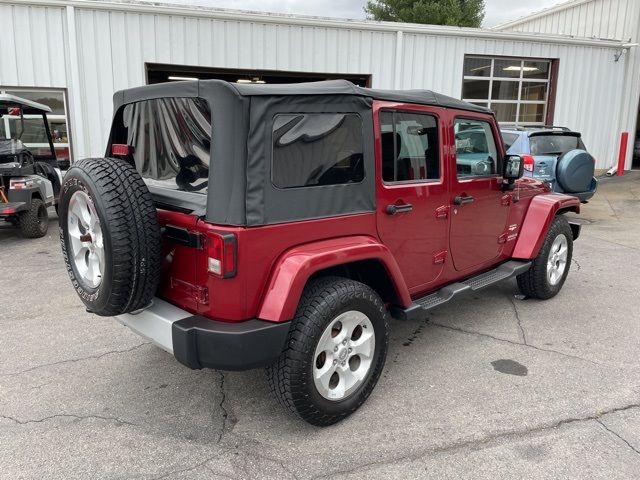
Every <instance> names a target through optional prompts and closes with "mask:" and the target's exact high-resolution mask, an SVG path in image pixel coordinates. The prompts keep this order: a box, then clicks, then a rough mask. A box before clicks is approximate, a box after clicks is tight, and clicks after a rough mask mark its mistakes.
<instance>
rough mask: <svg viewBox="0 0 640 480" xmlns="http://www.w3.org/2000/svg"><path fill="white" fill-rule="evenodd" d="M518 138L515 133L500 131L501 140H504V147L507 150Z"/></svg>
mask: <svg viewBox="0 0 640 480" xmlns="http://www.w3.org/2000/svg"><path fill="white" fill-rule="evenodd" d="M517 139H518V134H517V133H505V132H502V141H503V142H504V149H505V150H509V149H510V148H511V145H513V144H514V143H515V142H516V140H517Z"/></svg>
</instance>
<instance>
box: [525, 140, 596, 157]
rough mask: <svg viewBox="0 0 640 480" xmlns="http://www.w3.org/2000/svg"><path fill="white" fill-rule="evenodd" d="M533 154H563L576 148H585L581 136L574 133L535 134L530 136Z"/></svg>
mask: <svg viewBox="0 0 640 480" xmlns="http://www.w3.org/2000/svg"><path fill="white" fill-rule="evenodd" d="M529 144H530V145H531V155H562V154H563V153H566V152H569V151H571V150H575V149H576V148H579V149H582V150H584V144H583V143H582V140H581V139H580V137H576V136H573V135H533V136H531V137H529Z"/></svg>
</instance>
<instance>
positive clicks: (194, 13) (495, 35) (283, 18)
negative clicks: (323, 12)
mask: <svg viewBox="0 0 640 480" xmlns="http://www.w3.org/2000/svg"><path fill="white" fill-rule="evenodd" d="M578 1H591V0H578ZM6 4H9V5H25V6H29V7H35V6H43V7H57V8H64V7H67V6H71V7H75V8H79V9H90V10H106V11H120V12H123V11H124V12H132V13H149V14H155V15H182V16H190V17H204V18H213V19H219V20H235V21H249V22H259V23H281V24H288V25H299V26H311V27H328V28H350V29H354V30H367V31H378V32H393V33H397V32H403V33H407V34H423V35H433V36H457V37H467V38H484V39H494V40H511V41H514V40H518V41H530V42H537V43H554V44H559V45H577V46H589V47H600V48H616V49H619V48H620V47H621V45H622V41H620V40H611V39H599V38H584V37H576V36H571V35H552V34H543V33H522V32H507V31H500V30H490V29H480V28H465V27H451V26H442V25H422V24H413V23H399V22H377V21H371V20H349V19H339V18H324V17H310V16H298V15H285V14H275V13H261V12H244V11H241V10H221V9H213V8H208V7H195V6H182V5H172V4H164V3H162V4H161V3H153V2H117V1H94V0H9V1H7V2H6Z"/></svg>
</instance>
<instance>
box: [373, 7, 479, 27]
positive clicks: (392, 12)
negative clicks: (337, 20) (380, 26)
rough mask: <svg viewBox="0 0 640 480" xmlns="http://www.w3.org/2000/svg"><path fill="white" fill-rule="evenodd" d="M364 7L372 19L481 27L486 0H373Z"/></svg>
mask: <svg viewBox="0 0 640 480" xmlns="http://www.w3.org/2000/svg"><path fill="white" fill-rule="evenodd" d="M364 11H365V12H366V14H367V18H368V19H372V20H382V21H387V22H408V23H428V24H430V25H454V26H457V27H480V25H481V24H482V20H484V0H369V1H368V2H367V6H366V7H365V8H364Z"/></svg>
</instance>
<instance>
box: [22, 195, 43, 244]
mask: <svg viewBox="0 0 640 480" xmlns="http://www.w3.org/2000/svg"><path fill="white" fill-rule="evenodd" d="M19 223H20V231H21V232H22V235H23V236H25V237H27V238H41V237H44V236H45V235H46V234H47V230H48V229H49V214H48V213H47V207H46V205H45V204H44V202H43V201H42V200H40V199H39V198H33V199H32V200H31V206H30V207H29V210H27V211H26V212H22V213H21V214H20V218H19Z"/></svg>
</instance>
